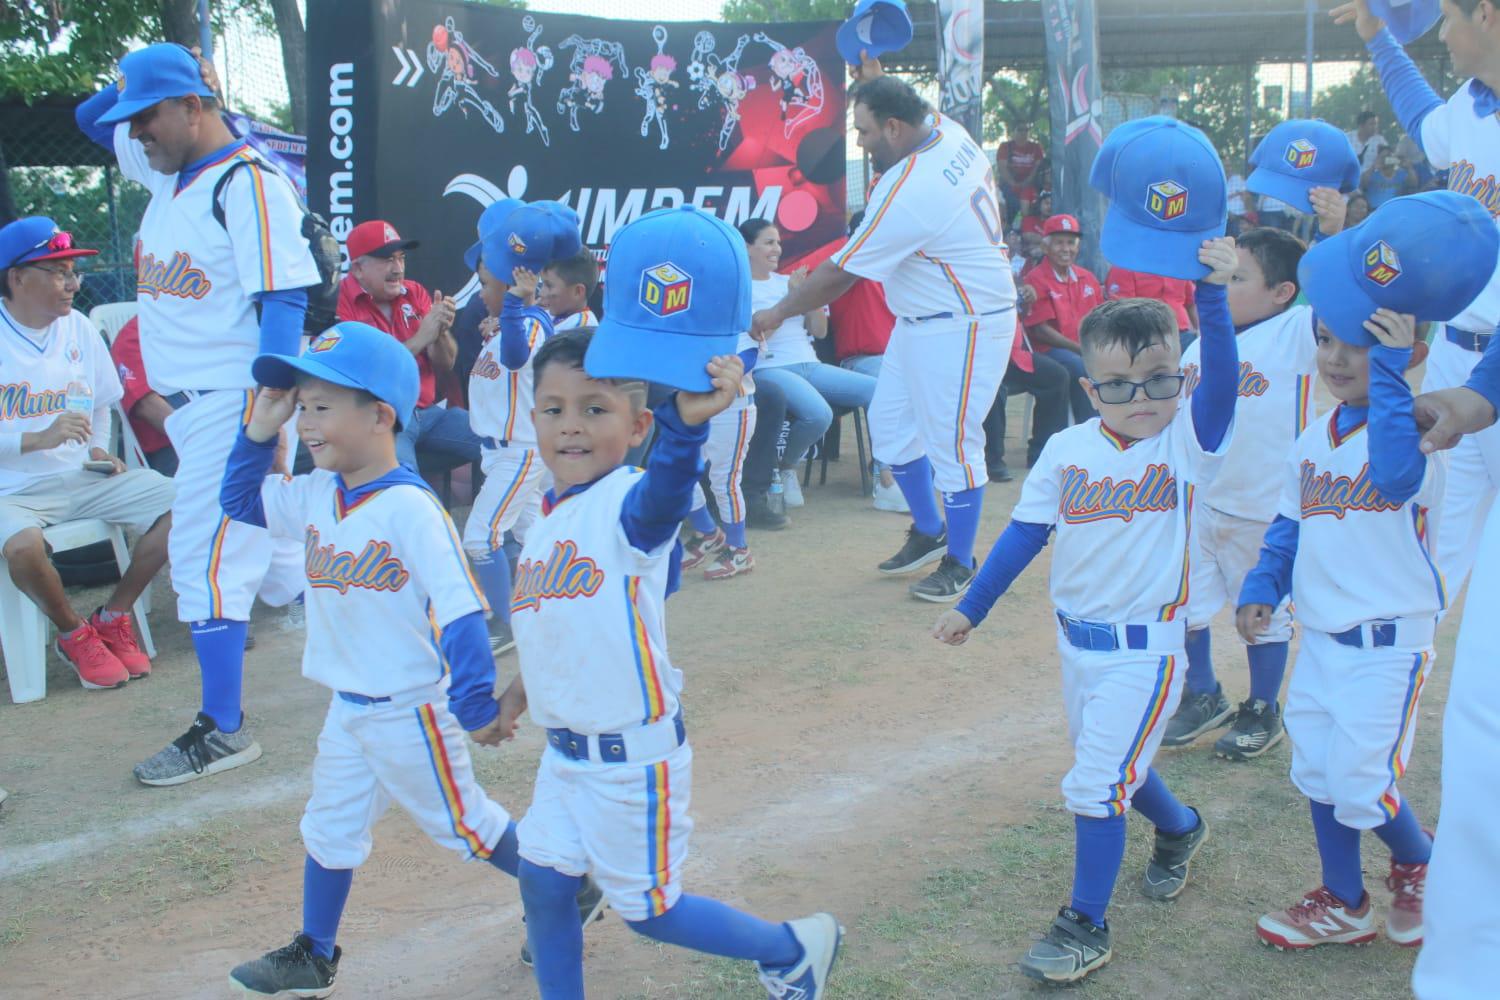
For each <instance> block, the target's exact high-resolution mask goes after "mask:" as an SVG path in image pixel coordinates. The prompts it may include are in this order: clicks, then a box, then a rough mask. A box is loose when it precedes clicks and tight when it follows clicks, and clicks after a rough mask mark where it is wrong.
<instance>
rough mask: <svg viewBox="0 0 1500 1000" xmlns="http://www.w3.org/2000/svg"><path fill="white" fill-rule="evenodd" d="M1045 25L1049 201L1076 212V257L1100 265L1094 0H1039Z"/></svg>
mask: <svg viewBox="0 0 1500 1000" xmlns="http://www.w3.org/2000/svg"><path fill="white" fill-rule="evenodd" d="M1042 13H1043V16H1044V17H1045V19H1046V30H1047V81H1048V82H1047V95H1048V96H1047V101H1048V105H1049V106H1050V110H1051V115H1052V151H1051V157H1052V195H1053V197H1052V204H1053V205H1055V206H1058V208H1057V210H1058V211H1060V212H1068V213H1070V214H1072V215H1076V216H1077V217H1078V224H1079V226H1080V227H1081V228H1082V229H1083V246H1082V248H1081V252H1080V254H1079V259H1080V262H1081V263H1082V264H1083V265H1084V266H1085V267H1088V268H1090V269H1091V270H1093V271H1096V272H1098V273H1101V274H1102V273H1103V271H1102V270H1100V268H1101V267H1102V265H1103V258H1102V257H1100V255H1099V227H1100V226H1102V225H1103V224H1104V199H1103V197H1102V196H1101V195H1100V194H1099V193H1098V192H1097V191H1095V190H1094V189H1093V188H1091V187H1089V169H1090V168H1091V167H1092V166H1093V164H1094V157H1095V155H1097V154H1098V152H1099V146H1100V144H1101V143H1102V142H1103V141H1104V135H1103V132H1102V131H1101V130H1100V127H1099V110H1100V108H1099V101H1100V82H1099V17H1098V13H1097V11H1096V10H1095V6H1094V0H1042Z"/></svg>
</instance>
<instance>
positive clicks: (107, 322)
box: [89, 301, 136, 344]
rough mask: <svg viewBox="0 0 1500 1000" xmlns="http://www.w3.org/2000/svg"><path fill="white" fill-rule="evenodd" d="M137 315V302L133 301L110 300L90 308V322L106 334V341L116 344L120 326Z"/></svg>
mask: <svg viewBox="0 0 1500 1000" xmlns="http://www.w3.org/2000/svg"><path fill="white" fill-rule="evenodd" d="M135 316H136V304H135V303H134V302H133V301H132V302H109V303H106V304H104V305H102V306H95V307H94V308H92V309H90V310H89V322H90V323H92V324H94V325H95V326H97V327H98V328H99V332H100V333H102V334H104V342H105V343H107V344H114V342H115V337H116V336H117V335H118V334H119V332H120V328H121V327H123V326H124V325H125V324H126V323H129V322H130V321H131V320H132V319H134V318H135Z"/></svg>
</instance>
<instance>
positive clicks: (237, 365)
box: [115, 123, 319, 448]
mask: <svg viewBox="0 0 1500 1000" xmlns="http://www.w3.org/2000/svg"><path fill="white" fill-rule="evenodd" d="M115 155H116V156H117V157H118V159H119V161H120V172H121V173H122V174H124V175H125V176H126V177H128V178H129V179H131V180H133V181H137V182H139V183H141V184H144V185H145V186H146V188H147V189H148V190H149V191H150V192H151V201H150V203H149V204H148V205H147V206H146V214H145V216H144V217H143V218H142V219H141V228H140V233H139V235H138V237H137V238H136V245H135V270H136V302H137V304H138V305H139V306H140V319H141V356H142V358H143V360H144V361H145V365H146V373H147V378H148V380H149V381H150V383H151V388H153V389H155V390H156V391H157V392H159V393H161V394H162V395H170V394H172V393H174V392H178V391H180V390H183V389H248V388H251V387H253V386H254V385H255V380H254V379H253V378H251V377H250V362H251V361H253V360H254V359H255V356H256V355H257V354H258V353H260V324H259V320H258V319H257V318H256V315H255V304H254V302H253V301H252V299H251V296H252V295H254V294H256V293H258V292H269V291H275V290H278V289H292V288H306V287H308V286H309V285H316V284H317V283H318V281H319V277H318V267H317V265H316V264H315V263H314V262H313V258H312V253H311V251H309V250H308V248H307V241H306V239H304V238H303V236H302V214H303V212H302V208H301V207H300V206H299V205H298V204H297V196H296V194H295V193H294V192H293V190H292V187H291V184H289V183H288V182H287V180H286V179H285V178H283V177H282V176H281V175H279V174H275V173H272V172H271V170H270V169H268V168H263V164H264V161H263V160H261V159H260V158H259V157H258V156H257V155H256V154H255V153H254V152H252V151H251V150H250V149H249V148H248V147H246V146H243V145H239V146H235V147H233V148H232V149H230V150H229V151H227V152H226V155H225V156H224V157H223V159H221V160H219V161H217V162H215V163H211V164H209V165H208V166H207V167H204V168H203V170H202V171H201V172H200V173H199V174H198V175H197V176H196V177H195V178H194V179H193V180H192V181H191V182H190V183H189V184H188V186H187V187H185V188H183V189H182V190H181V191H178V190H177V174H159V173H157V172H156V171H154V170H152V169H151V167H150V166H149V165H148V164H147V162H146V154H145V151H144V149H143V148H142V146H141V144H140V143H139V142H137V141H135V140H133V139H131V138H130V126H129V123H121V124H120V125H118V126H116V128H115ZM242 162H245V163H249V164H250V165H249V166H245V167H239V168H237V169H236V170H235V175H234V177H233V178H231V179H230V181H229V183H228V185H227V186H226V188H225V189H224V194H223V205H224V223H225V224H224V225H223V226H221V225H219V224H218V223H217V222H215V221H214V217H213V206H212V205H211V201H212V198H213V190H214V186H215V185H216V184H218V181H219V178H220V177H221V176H223V174H224V172H225V171H226V170H229V169H230V168H231V167H234V165H235V164H236V163H242ZM225 447H226V448H228V447H229V443H228V442H226V443H225Z"/></svg>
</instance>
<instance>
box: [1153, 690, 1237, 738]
mask: <svg viewBox="0 0 1500 1000" xmlns="http://www.w3.org/2000/svg"><path fill="white" fill-rule="evenodd" d="M1232 715H1234V708H1233V707H1232V706H1231V705H1230V704H1229V699H1228V698H1226V697H1224V688H1223V686H1222V685H1218V684H1215V685H1214V689H1213V690H1212V691H1200V692H1198V693H1196V694H1194V693H1193V692H1192V691H1184V692H1183V693H1182V704H1180V705H1178V706H1177V711H1176V712H1174V713H1173V714H1172V718H1170V719H1168V720H1167V733H1166V735H1165V736H1163V737H1162V739H1161V745H1162V746H1164V747H1182V746H1187V745H1188V744H1189V743H1191V742H1193V741H1194V740H1196V739H1197V738H1198V737H1200V736H1202V735H1203V734H1204V733H1206V732H1208V731H1209V730H1210V729H1218V728H1219V727H1220V726H1222V725H1224V723H1226V722H1228V721H1229V718H1230V716H1232Z"/></svg>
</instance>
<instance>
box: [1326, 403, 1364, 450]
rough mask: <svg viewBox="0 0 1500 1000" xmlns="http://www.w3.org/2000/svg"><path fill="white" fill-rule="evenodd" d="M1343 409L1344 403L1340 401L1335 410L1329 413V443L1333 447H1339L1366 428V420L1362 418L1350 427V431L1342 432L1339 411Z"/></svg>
mask: <svg viewBox="0 0 1500 1000" xmlns="http://www.w3.org/2000/svg"><path fill="white" fill-rule="evenodd" d="M1343 409H1344V404H1343V403H1340V404H1339V405H1338V406H1335V407H1334V408H1333V412H1332V413H1330V414H1329V415H1328V445H1329V447H1332V448H1337V447H1339V446H1340V445H1342V444H1343V443H1344V442H1345V441H1348V440H1349V439H1350V438H1352V437H1354V435H1356V434H1358V433H1359V432H1360V431H1362V430H1364V429H1365V421H1363V420H1361V421H1360V422H1359V423H1357V424H1355V425H1354V426H1353V427H1350V428H1349V431H1348V433H1346V434H1340V433H1339V413H1340V412H1342V411H1343Z"/></svg>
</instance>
